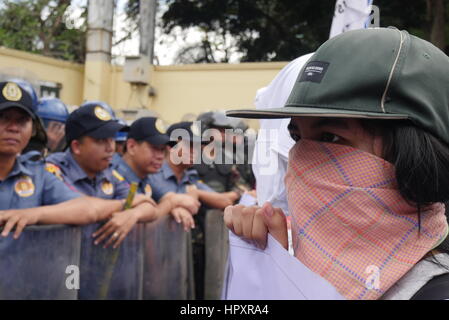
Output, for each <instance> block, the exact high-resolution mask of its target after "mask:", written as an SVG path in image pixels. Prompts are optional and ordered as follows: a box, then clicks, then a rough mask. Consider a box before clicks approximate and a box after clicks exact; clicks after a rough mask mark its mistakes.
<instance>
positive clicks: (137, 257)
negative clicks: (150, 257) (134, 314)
mask: <svg viewBox="0 0 449 320" xmlns="http://www.w3.org/2000/svg"><path fill="white" fill-rule="evenodd" d="M101 225H102V223H95V224H92V225H88V226H84V227H83V230H82V240H81V261H80V276H81V284H80V292H79V299H82V300H105V299H108V300H112V299H114V300H115V299H120V300H124V299H127V300H128V299H129V300H131V299H132V300H136V299H141V292H142V265H143V263H142V252H143V251H142V248H141V246H142V231H143V225H142V224H139V223H138V224H136V225H135V226H134V228H133V229H132V230H131V231H130V232H129V233H128V235H127V236H126V238H125V240H124V241H123V242H122V243H121V245H120V246H119V247H118V248H117V249H113V248H112V247H108V248H103V245H104V243H105V242H106V240H105V241H103V242H102V243H100V244H98V245H95V244H94V239H93V238H92V234H93V233H94V232H95V231H96V230H98V229H99V228H100V227H101Z"/></svg>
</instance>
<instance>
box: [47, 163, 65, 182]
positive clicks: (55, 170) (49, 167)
mask: <svg viewBox="0 0 449 320" xmlns="http://www.w3.org/2000/svg"><path fill="white" fill-rule="evenodd" d="M45 170H47V171H48V172H50V173H51V174H53V175H55V176H56V178H58V179H59V180H61V181H64V178H63V177H62V171H61V169H60V168H59V167H58V166H57V165H55V164H53V163H49V162H47V163H45Z"/></svg>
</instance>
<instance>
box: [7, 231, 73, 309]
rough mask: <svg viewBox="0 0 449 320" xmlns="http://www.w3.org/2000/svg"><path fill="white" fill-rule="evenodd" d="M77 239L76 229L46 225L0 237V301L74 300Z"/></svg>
mask: <svg viewBox="0 0 449 320" xmlns="http://www.w3.org/2000/svg"><path fill="white" fill-rule="evenodd" d="M80 236H81V230H80V228H79V227H72V226H63V225H48V226H30V227H27V228H25V230H24V231H23V232H22V234H21V236H20V237H19V239H17V240H14V239H13V237H12V235H11V234H10V235H9V236H8V237H7V238H3V237H0V300H3V299H20V300H22V299H32V300H37V299H50V300H54V299H64V300H69V299H77V294H78V290H77V288H78V287H79V272H78V266H79V265H80V263H79V262H80V261H79V259H80Z"/></svg>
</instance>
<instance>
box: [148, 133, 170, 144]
mask: <svg viewBox="0 0 449 320" xmlns="http://www.w3.org/2000/svg"><path fill="white" fill-rule="evenodd" d="M143 140H145V141H147V142H149V143H151V144H153V145H155V146H161V145H166V144H169V143H170V138H169V137H168V136H167V135H165V134H159V135H154V136H151V137H147V138H145V139H143Z"/></svg>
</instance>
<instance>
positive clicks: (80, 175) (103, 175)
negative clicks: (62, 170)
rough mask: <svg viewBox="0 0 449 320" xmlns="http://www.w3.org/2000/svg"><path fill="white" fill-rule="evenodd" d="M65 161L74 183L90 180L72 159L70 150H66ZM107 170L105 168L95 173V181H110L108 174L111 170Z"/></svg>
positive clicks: (110, 175) (110, 176)
mask: <svg viewBox="0 0 449 320" xmlns="http://www.w3.org/2000/svg"><path fill="white" fill-rule="evenodd" d="M65 160H66V161H67V165H68V166H70V170H73V171H74V172H73V175H72V174H71V176H72V177H76V179H74V182H75V181H79V180H84V179H88V180H91V179H90V178H89V177H88V176H87V174H86V172H85V171H84V170H83V169H82V168H81V167H80V165H79V164H78V162H76V160H75V158H73V155H72V152H71V151H70V150H67V151H66V152H65ZM108 169H109V168H106V169H105V170H103V171H101V172H99V173H97V174H96V175H95V179H96V180H97V181H101V180H102V179H107V180H109V181H112V174H108V173H110V172H108V171H111V170H108Z"/></svg>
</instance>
